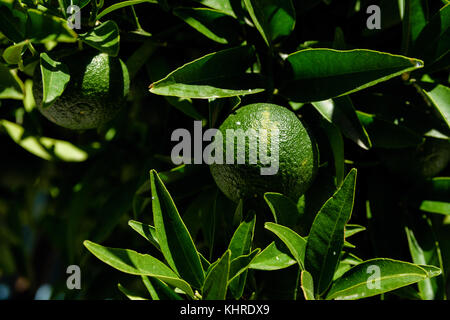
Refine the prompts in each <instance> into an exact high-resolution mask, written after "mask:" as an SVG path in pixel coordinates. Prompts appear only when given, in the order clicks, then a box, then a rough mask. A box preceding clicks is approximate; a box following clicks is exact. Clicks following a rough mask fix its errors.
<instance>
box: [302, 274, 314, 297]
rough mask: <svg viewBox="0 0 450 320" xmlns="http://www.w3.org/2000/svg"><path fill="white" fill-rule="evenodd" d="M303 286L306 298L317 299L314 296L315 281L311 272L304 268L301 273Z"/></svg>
mask: <svg viewBox="0 0 450 320" xmlns="http://www.w3.org/2000/svg"><path fill="white" fill-rule="evenodd" d="M300 279H301V287H302V291H303V296H304V297H305V300H315V298H314V282H313V278H312V276H311V274H310V273H309V272H308V271H306V270H303V271H302V274H301V278H300Z"/></svg>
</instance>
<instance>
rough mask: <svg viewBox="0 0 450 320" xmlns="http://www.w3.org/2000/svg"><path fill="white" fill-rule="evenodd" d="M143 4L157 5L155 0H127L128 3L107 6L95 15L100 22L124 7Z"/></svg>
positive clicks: (122, 2)
mask: <svg viewBox="0 0 450 320" xmlns="http://www.w3.org/2000/svg"><path fill="white" fill-rule="evenodd" d="M144 2H148V3H158V1H157V0H129V1H121V2H119V3H115V4H113V5H111V6H109V7H108V8H106V9H104V10H103V11H102V12H100V13H99V14H98V15H97V20H100V19H101V18H103V17H104V16H105V15H106V14H108V13H110V12H112V11H114V10H118V9H122V8H124V7H128V6H132V5H135V4H140V3H144Z"/></svg>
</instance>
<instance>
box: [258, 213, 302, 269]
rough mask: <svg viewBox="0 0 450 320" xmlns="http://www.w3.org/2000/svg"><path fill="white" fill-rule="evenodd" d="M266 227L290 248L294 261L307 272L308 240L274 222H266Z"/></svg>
mask: <svg viewBox="0 0 450 320" xmlns="http://www.w3.org/2000/svg"><path fill="white" fill-rule="evenodd" d="M264 227H265V228H266V229H267V230H269V231H271V232H273V233H274V234H275V235H276V236H277V237H278V238H280V240H281V241H283V243H284V244H285V245H286V246H287V247H288V249H289V251H290V252H291V254H292V256H293V257H294V259H295V260H296V261H297V263H298V265H299V267H300V269H301V270H305V267H304V259H305V258H304V257H305V248H306V240H305V239H303V238H302V237H301V236H299V235H298V234H297V233H295V232H294V231H292V230H291V229H289V228H287V227H284V226H281V225H279V224H275V223H272V222H266V223H265V225H264Z"/></svg>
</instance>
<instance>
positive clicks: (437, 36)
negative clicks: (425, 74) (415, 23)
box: [412, 3, 450, 68]
mask: <svg viewBox="0 0 450 320" xmlns="http://www.w3.org/2000/svg"><path fill="white" fill-rule="evenodd" d="M449 27H450V3H449V4H447V5H445V6H444V7H442V8H441V9H440V10H439V12H438V13H436V14H435V15H434V16H433V17H431V19H430V21H429V22H428V23H427V25H426V26H425V27H424V28H423V29H422V31H421V32H420V34H419V35H418V37H417V40H416V41H415V43H414V46H413V49H412V54H413V55H414V56H417V57H418V58H420V59H422V60H423V61H424V62H425V64H426V67H427V68H429V67H430V66H431V65H432V64H435V63H437V62H438V61H440V60H443V59H444V58H445V57H447V58H448V56H449V54H450V29H449ZM447 67H448V65H447Z"/></svg>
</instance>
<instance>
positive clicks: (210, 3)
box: [195, 0, 240, 18]
mask: <svg viewBox="0 0 450 320" xmlns="http://www.w3.org/2000/svg"><path fill="white" fill-rule="evenodd" d="M195 1H197V2H200V3H201V4H203V5H204V6H207V7H210V8H212V9H216V10H217V11H220V12H223V13H225V14H227V15H229V16H232V17H234V18H236V14H235V13H234V10H233V4H234V3H236V1H235V0H195ZM239 2H240V1H239ZM239 5H240V3H239Z"/></svg>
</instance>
